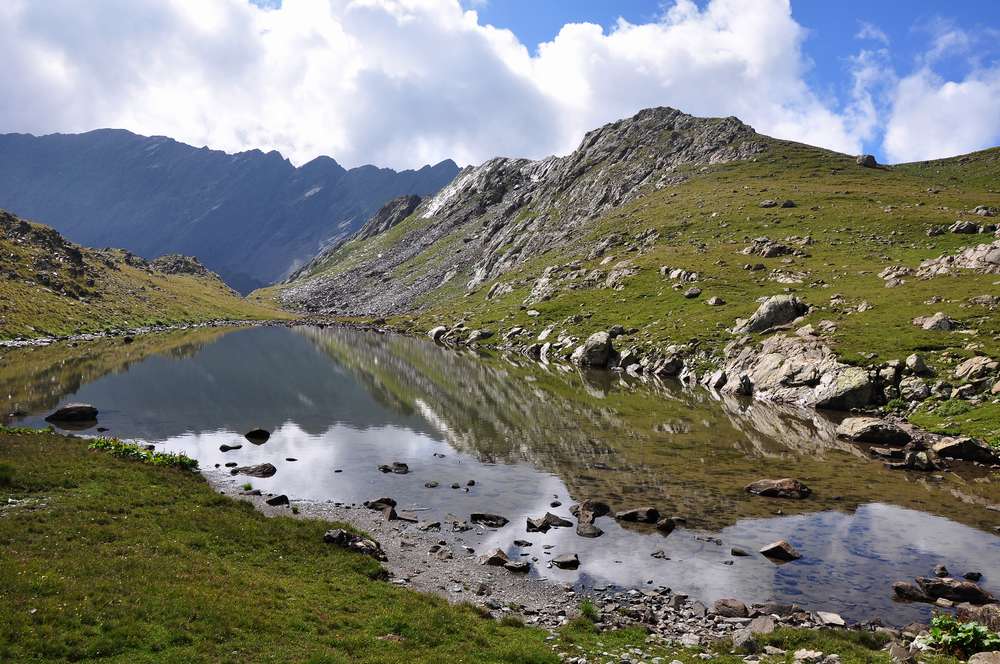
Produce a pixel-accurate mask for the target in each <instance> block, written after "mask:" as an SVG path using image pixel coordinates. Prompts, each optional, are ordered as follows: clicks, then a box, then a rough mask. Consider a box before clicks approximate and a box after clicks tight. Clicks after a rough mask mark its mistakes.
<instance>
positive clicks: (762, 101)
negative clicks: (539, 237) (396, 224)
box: [0, 0, 1000, 168]
mask: <svg viewBox="0 0 1000 664" xmlns="http://www.w3.org/2000/svg"><path fill="white" fill-rule="evenodd" d="M0 63H3V64H2V65H0V133H2V132H26V133H33V134H48V133H55V132H64V133H68V132H80V131H87V130H91V129H95V128H100V127H120V128H124V129H129V130H132V131H135V132H137V133H140V134H146V135H165V136H170V137H172V138H176V139H177V140H180V141H183V142H186V143H190V144H192V145H196V146H202V145H207V146H209V147H212V148H216V149H223V150H226V151H228V152H236V151H241V150H248V149H254V148H259V149H263V150H272V149H274V150H278V151H279V152H281V153H282V154H283V155H285V156H286V157H288V158H289V159H291V161H292V162H293V163H296V164H302V163H305V162H307V161H309V160H310V159H313V158H315V157H316V156H319V155H329V156H332V157H334V158H335V159H337V160H338V161H339V162H340V163H342V164H344V165H345V166H357V165H361V164H365V163H373V164H377V165H380V166H390V167H394V168H412V167H419V166H421V165H423V164H426V163H436V162H438V161H441V160H443V159H446V158H452V159H454V160H455V161H457V162H458V163H460V164H463V165H464V164H478V163H481V162H482V161H485V160H486V159H489V158H491V157H494V156H515V157H531V158H538V157H543V156H546V155H549V154H557V155H563V154H567V153H569V152H570V151H572V150H573V149H574V148H575V147H576V146H577V145H578V144H579V142H580V140H581V139H582V138H583V135H584V133H585V132H586V131H588V130H590V129H594V128H596V127H598V126H600V125H602V124H604V123H607V122H611V121H614V120H617V119H619V118H623V117H628V116H630V115H633V114H634V113H636V112H637V111H639V110H640V109H642V108H646V107H650V106H673V107H675V108H679V109H680V110H682V111H685V112H688V113H692V114H694V115H703V116H728V115H735V116H737V117H739V118H740V119H741V120H743V121H745V122H747V123H748V124H750V125H752V126H753V127H754V128H755V129H756V130H758V131H760V132H762V133H765V134H768V135H771V136H776V137H779V138H786V139H790V140H796V141H802V142H805V143H810V144H813V145H819V146H822V147H826V148H830V149H833V150H838V151H840V152H845V153H849V154H858V153H862V152H871V153H873V154H875V155H876V156H877V157H878V158H879V160H880V161H882V162H889V163H895V162H901V161H916V160H922V159H932V158H937V157H945V156H951V155H955V154H960V153H964V152H969V151H972V150H977V149H981V148H985V147H991V146H995V145H998V144H1000V2H997V1H995V0H952V1H951V2H947V3H945V2H940V1H936V2H932V1H931V0H877V1H872V0H867V1H865V2H861V1H858V0H837V1H836V2H826V1H822V0H791V2H789V1H788V0H667V1H662V0H616V1H611V0H89V1H88V2H80V1H79V0H45V2H38V1H36V0H3V1H2V2H0Z"/></svg>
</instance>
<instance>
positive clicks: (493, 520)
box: [469, 512, 510, 528]
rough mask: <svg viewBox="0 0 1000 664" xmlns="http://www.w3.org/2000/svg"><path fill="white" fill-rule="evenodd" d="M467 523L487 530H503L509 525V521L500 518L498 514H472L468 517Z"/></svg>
mask: <svg viewBox="0 0 1000 664" xmlns="http://www.w3.org/2000/svg"><path fill="white" fill-rule="evenodd" d="M469 521H471V522H472V523H478V524H480V525H483V526H486V527H487V528H503V527H504V526H506V525H507V524H508V523H510V521H509V519H507V518H506V517H502V516H500V515H499V514H486V513H483V512H475V513H473V514H472V515H471V516H470V517H469Z"/></svg>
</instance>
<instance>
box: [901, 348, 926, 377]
mask: <svg viewBox="0 0 1000 664" xmlns="http://www.w3.org/2000/svg"><path fill="white" fill-rule="evenodd" d="M906 368H907V369H909V370H910V371H911V372H913V373H915V374H916V375H918V376H925V375H927V374H929V373H930V372H931V371H930V369H929V368H928V366H927V363H926V362H925V361H924V358H923V356H922V355H917V354H916V353H913V354H912V355H910V356H909V357H907V358H906Z"/></svg>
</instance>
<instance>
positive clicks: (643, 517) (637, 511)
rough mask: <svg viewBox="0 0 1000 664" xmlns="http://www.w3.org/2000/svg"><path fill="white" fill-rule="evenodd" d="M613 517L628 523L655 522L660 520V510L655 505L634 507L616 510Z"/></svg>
mask: <svg viewBox="0 0 1000 664" xmlns="http://www.w3.org/2000/svg"><path fill="white" fill-rule="evenodd" d="M615 519H617V520H618V521H628V522H630V523H656V522H657V521H659V520H660V512H659V511H658V510H657V509H656V508H655V507H636V508H634V509H630V510H625V511H624V512H618V513H617V514H615Z"/></svg>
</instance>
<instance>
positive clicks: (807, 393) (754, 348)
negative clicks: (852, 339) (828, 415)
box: [722, 335, 876, 410]
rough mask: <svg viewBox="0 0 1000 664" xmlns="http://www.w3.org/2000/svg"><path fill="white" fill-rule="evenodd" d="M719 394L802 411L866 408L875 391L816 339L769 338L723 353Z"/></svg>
mask: <svg viewBox="0 0 1000 664" xmlns="http://www.w3.org/2000/svg"><path fill="white" fill-rule="evenodd" d="M727 355H728V357H727V360H726V362H725V366H724V369H725V372H726V375H727V376H729V377H730V379H729V380H728V381H727V382H726V384H725V385H724V386H723V387H722V391H724V392H733V393H746V392H747V389H748V388H749V393H750V394H752V395H753V396H754V397H756V398H761V399H767V400H771V401H781V402H785V403H796V404H799V405H802V406H810V407H815V408H827V409H830V410H850V409H851V408H860V407H863V406H866V405H868V404H869V403H870V402H871V401H872V399H873V397H874V396H876V390H875V385H874V381H873V380H872V378H871V376H870V375H869V372H868V370H866V369H863V368H860V367H854V366H849V365H846V364H844V363H842V362H841V361H840V360H839V359H837V357H836V355H835V354H834V353H833V351H832V350H831V349H830V347H829V346H827V345H826V343H825V342H823V341H822V340H820V339H816V338H808V337H805V338H804V337H798V336H794V337H793V336H786V335H775V336H771V337H768V338H767V339H765V340H764V341H763V342H762V343H761V344H760V345H759V346H758V345H755V344H746V345H742V346H741V345H739V344H736V345H733V346H731V347H730V348H729V351H728V354H727Z"/></svg>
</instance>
